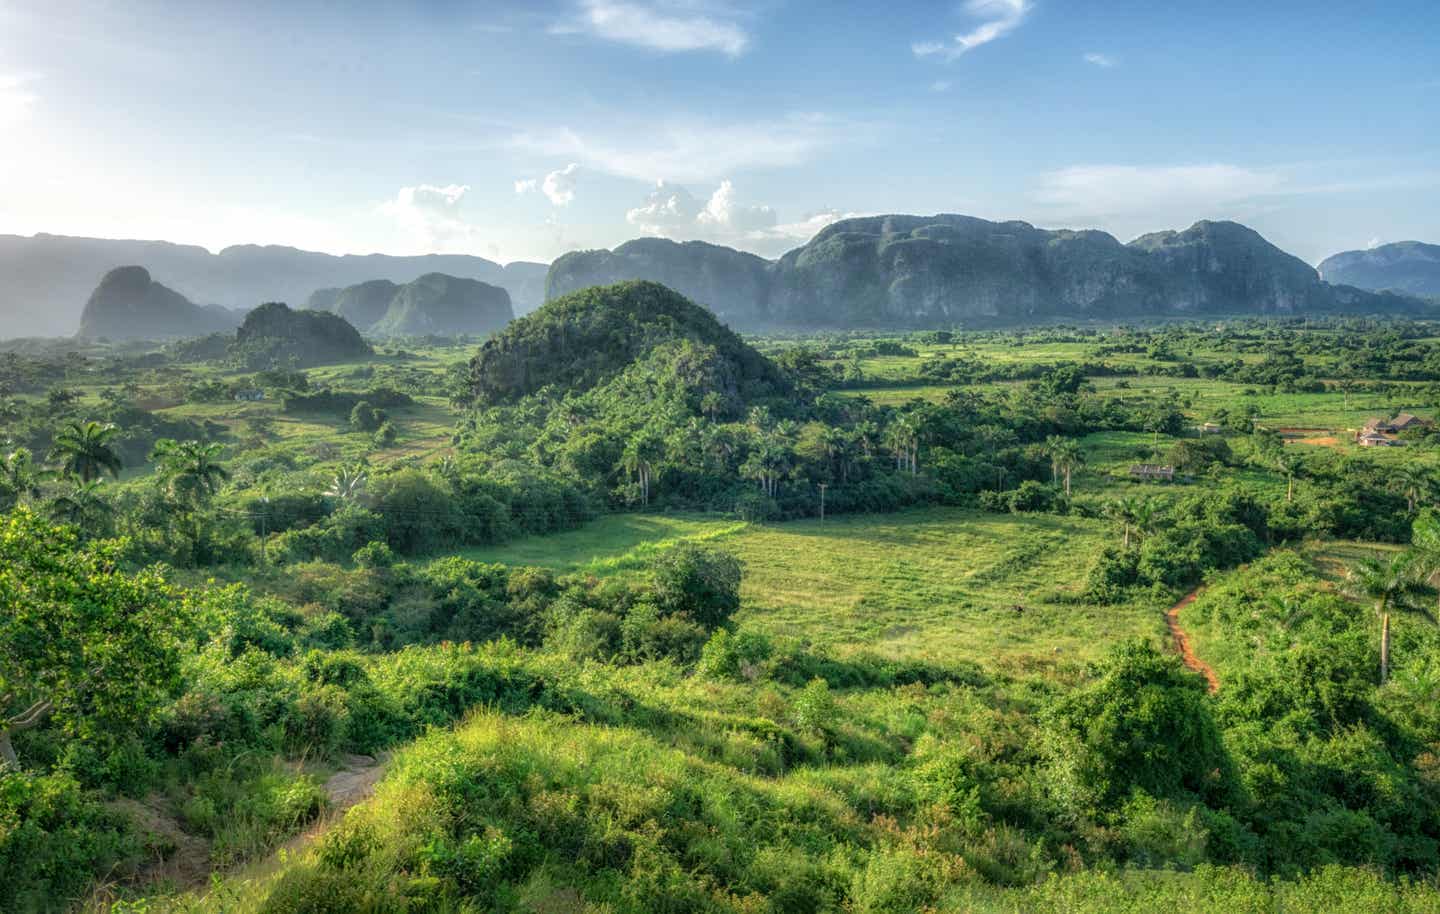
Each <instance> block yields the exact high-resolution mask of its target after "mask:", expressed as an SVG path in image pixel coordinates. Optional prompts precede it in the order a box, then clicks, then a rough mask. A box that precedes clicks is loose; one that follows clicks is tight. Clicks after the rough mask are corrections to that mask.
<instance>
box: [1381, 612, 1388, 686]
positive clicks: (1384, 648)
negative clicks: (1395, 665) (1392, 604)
mask: <svg viewBox="0 0 1440 914" xmlns="http://www.w3.org/2000/svg"><path fill="white" fill-rule="evenodd" d="M1389 678H1390V614H1389V613H1381V614H1380V684H1381V685H1382V686H1383V685H1384V684H1385V682H1386V680H1388V679H1389Z"/></svg>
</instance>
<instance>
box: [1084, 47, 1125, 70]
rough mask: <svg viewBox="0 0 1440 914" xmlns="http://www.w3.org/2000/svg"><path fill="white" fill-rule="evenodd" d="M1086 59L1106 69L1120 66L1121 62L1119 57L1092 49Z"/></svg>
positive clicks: (1089, 62) (1087, 61)
mask: <svg viewBox="0 0 1440 914" xmlns="http://www.w3.org/2000/svg"><path fill="white" fill-rule="evenodd" d="M1084 60H1085V62H1086V63H1088V64H1094V65H1095V66H1097V67H1101V68H1103V69H1106V70H1108V69H1110V68H1111V67H1114V66H1118V65H1119V63H1120V61H1119V59H1117V58H1115V57H1112V56H1111V55H1109V54H1101V53H1100V52H1098V51H1091V52H1090V53H1088V54H1086V55H1085V57H1084Z"/></svg>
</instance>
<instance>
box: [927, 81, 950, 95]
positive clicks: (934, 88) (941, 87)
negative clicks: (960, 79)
mask: <svg viewBox="0 0 1440 914" xmlns="http://www.w3.org/2000/svg"><path fill="white" fill-rule="evenodd" d="M952 85H954V84H953V83H951V82H950V80H948V79H937V80H935V81H934V82H933V83H931V84H930V91H931V92H949V91H950V87H951V86H952Z"/></svg>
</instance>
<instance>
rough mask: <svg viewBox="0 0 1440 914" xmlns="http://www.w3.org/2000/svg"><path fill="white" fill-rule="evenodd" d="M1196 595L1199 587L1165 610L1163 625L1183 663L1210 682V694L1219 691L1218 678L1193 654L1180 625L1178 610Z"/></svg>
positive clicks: (1188, 638) (1190, 601) (1193, 600)
mask: <svg viewBox="0 0 1440 914" xmlns="http://www.w3.org/2000/svg"><path fill="white" fill-rule="evenodd" d="M1198 596H1200V588H1198V587H1197V588H1195V589H1194V590H1192V591H1190V592H1189V593H1187V594H1186V595H1185V596H1183V597H1181V598H1180V602H1178V603H1176V604H1175V605H1174V606H1172V607H1170V608H1169V609H1168V610H1166V612H1165V625H1166V626H1167V627H1168V628H1169V629H1170V637H1171V638H1173V639H1174V640H1175V649H1176V650H1177V651H1179V652H1180V656H1181V658H1182V659H1184V661H1185V665H1186V666H1188V667H1189V668H1190V669H1192V670H1194V671H1195V672H1197V673H1199V674H1200V675H1201V676H1204V677H1205V681H1206V682H1208V683H1209V684H1210V692H1211V694H1214V693H1215V692H1218V691H1220V678H1219V677H1218V676H1216V675H1215V671H1214V670H1212V669H1210V666H1209V664H1207V663H1206V662H1205V661H1203V660H1201V659H1200V658H1199V657H1197V656H1195V651H1194V650H1193V649H1192V648H1191V647H1190V636H1189V635H1187V634H1185V629H1183V628H1181V627H1180V610H1182V609H1184V608H1185V607H1187V606H1189V605H1190V604H1191V603H1194V602H1195V598H1196V597H1198Z"/></svg>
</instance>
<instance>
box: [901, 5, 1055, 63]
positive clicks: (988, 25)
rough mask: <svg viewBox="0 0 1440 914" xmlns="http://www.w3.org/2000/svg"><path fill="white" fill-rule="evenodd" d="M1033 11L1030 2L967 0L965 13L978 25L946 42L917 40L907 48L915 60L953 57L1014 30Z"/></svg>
mask: <svg viewBox="0 0 1440 914" xmlns="http://www.w3.org/2000/svg"><path fill="white" fill-rule="evenodd" d="M1032 8H1033V4H1031V2H1030V0H967V2H966V3H965V6H964V10H965V12H966V13H967V14H968V15H970V16H971V17H973V18H975V19H979V20H981V22H980V23H979V24H978V25H976V26H975V27H974V28H972V29H971V30H970V31H968V32H962V33H960V34H959V35H956V36H954V37H953V38H952V39H950V40H949V41H917V42H915V43H914V44H912V45H911V46H910V50H911V51H913V52H914V53H915V56H916V57H941V58H943V59H945V60H955V59H956V58H958V57H960V56H962V55H964V54H967V53H969V52H970V51H973V50H975V49H976V48H978V47H980V46H981V45H983V44H989V43H990V42H992V41H994V40H995V39H997V38H1002V37H1004V36H1005V35H1008V34H1009V33H1011V32H1013V31H1015V29H1017V28H1019V27H1020V24H1021V23H1022V22H1024V21H1025V17H1026V16H1028V15H1029V14H1030V10H1031V9H1032Z"/></svg>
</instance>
